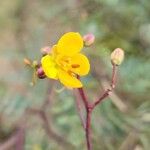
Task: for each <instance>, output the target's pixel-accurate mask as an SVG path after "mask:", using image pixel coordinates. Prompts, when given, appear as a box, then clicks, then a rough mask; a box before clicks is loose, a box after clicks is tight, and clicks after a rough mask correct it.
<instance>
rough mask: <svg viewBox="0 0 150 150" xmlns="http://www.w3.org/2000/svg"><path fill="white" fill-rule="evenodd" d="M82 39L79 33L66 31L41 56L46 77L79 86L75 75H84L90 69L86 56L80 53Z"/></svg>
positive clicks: (64, 83)
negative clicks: (46, 52)
mask: <svg viewBox="0 0 150 150" xmlns="http://www.w3.org/2000/svg"><path fill="white" fill-rule="evenodd" d="M82 48H83V39H82V37H81V35H80V34H79V33H76V32H68V33H66V34H64V35H63V36H62V37H61V38H60V39H59V41H58V43H57V45H54V46H53V48H52V50H51V53H50V54H48V55H46V56H44V57H42V59H41V64H42V68H43V70H44V72H45V74H46V76H47V77H48V78H51V79H56V80H60V82H61V83H62V84H63V85H65V86H67V87H71V88H80V87H82V83H81V82H80V80H78V79H77V75H79V76H84V75H86V74H88V72H89V70H90V64H89V61H88V58H87V57H86V56H85V55H83V54H81V53H80V51H81V49H82Z"/></svg>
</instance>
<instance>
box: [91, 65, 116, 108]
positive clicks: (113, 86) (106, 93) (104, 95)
mask: <svg viewBox="0 0 150 150" xmlns="http://www.w3.org/2000/svg"><path fill="white" fill-rule="evenodd" d="M116 72H117V66H115V65H113V68H112V78H111V85H110V88H108V89H107V90H106V91H105V92H104V93H103V94H102V95H101V96H100V98H99V99H97V100H96V101H95V102H94V103H93V105H92V106H91V107H92V108H91V109H94V107H95V106H96V105H98V104H99V103H100V102H101V101H102V100H104V99H105V98H106V97H108V96H109V94H110V92H112V90H113V89H114V88H115V83H116Z"/></svg>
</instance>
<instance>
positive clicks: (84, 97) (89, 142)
mask: <svg viewBox="0 0 150 150" xmlns="http://www.w3.org/2000/svg"><path fill="white" fill-rule="evenodd" d="M116 74H117V66H116V65H114V64H113V65H112V78H111V84H110V88H108V89H107V90H106V91H105V92H104V93H103V94H102V95H101V96H100V97H99V98H98V99H97V100H95V101H94V102H93V103H92V104H91V102H90V101H89V100H88V99H87V95H86V93H85V92H84V89H83V88H78V92H79V94H80V97H81V100H82V102H83V104H84V108H85V110H86V118H85V122H84V119H82V120H81V121H82V124H85V128H84V130H85V136H86V146H87V150H92V139H91V119H92V112H93V110H94V109H95V107H96V106H97V105H98V104H100V103H101V102H102V100H104V99H105V98H106V97H108V96H109V94H110V92H112V90H113V89H114V88H115V84H116ZM78 79H80V77H79V76H78ZM79 114H80V113H79ZM80 115H81V114H80Z"/></svg>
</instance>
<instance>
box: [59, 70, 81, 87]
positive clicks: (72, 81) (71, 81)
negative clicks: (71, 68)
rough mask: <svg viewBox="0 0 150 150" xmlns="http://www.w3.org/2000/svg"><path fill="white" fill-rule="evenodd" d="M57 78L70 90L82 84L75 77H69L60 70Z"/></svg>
mask: <svg viewBox="0 0 150 150" xmlns="http://www.w3.org/2000/svg"><path fill="white" fill-rule="evenodd" d="M58 78H59V80H60V82H61V83H62V84H63V85H65V86H66V87H71V88H80V87H82V83H81V82H80V80H78V79H77V78H76V77H74V76H71V75H70V74H69V73H67V72H65V71H63V70H62V69H60V70H59V72H58Z"/></svg>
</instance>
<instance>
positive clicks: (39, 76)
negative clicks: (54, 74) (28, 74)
mask: <svg viewBox="0 0 150 150" xmlns="http://www.w3.org/2000/svg"><path fill="white" fill-rule="evenodd" d="M36 74H37V76H38V78H40V79H44V78H46V75H45V73H44V71H43V68H42V67H39V68H38V69H37V71H36Z"/></svg>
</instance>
